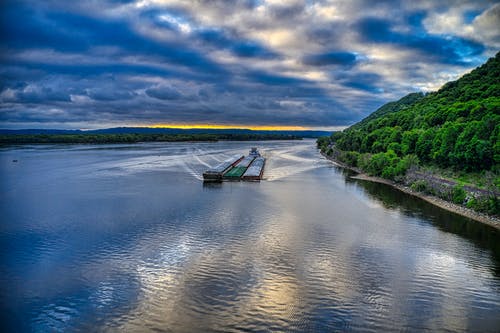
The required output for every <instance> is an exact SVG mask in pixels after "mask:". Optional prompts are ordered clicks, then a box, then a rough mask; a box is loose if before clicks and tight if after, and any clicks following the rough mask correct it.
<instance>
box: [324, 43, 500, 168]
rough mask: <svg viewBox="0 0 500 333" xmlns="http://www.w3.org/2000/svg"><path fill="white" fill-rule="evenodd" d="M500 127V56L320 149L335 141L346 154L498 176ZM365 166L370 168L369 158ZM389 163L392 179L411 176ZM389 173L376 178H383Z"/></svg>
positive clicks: (385, 109) (386, 109)
mask: <svg viewBox="0 0 500 333" xmlns="http://www.w3.org/2000/svg"><path fill="white" fill-rule="evenodd" d="M499 124H500V52H499V53H497V55H496V56H495V57H494V58H491V59H489V60H488V61H487V62H486V63H485V64H484V65H482V66H480V67H478V68H476V69H474V70H473V71H472V72H470V73H469V74H466V75H464V76H463V77H462V78H460V79H459V80H457V81H453V82H448V83H446V84H445V85H444V86H443V87H442V88H441V89H440V90H439V91H437V92H433V93H429V94H426V95H424V94H422V93H414V94H409V95H407V96H405V97H403V98H402V99H400V100H399V101H396V102H391V103H388V104H386V105H384V106H382V107H381V108H379V109H378V110H377V111H375V112H374V113H373V114H371V115H370V116H368V117H367V118H365V119H364V120H362V121H361V122H359V123H357V124H355V125H353V126H351V127H350V128H348V129H346V130H344V131H343V132H337V133H334V134H333V135H332V137H330V138H328V139H327V138H325V139H322V140H319V142H318V145H319V146H320V147H322V148H323V150H325V148H327V147H331V143H332V142H335V147H336V148H338V149H339V150H341V151H344V152H347V151H352V152H356V153H360V154H364V153H368V154H372V155H373V154H377V153H385V154H386V155H387V156H386V157H387V159H389V160H390V159H391V158H392V159H393V160H394V161H399V159H403V158H405V157H408V156H410V155H411V156H412V158H413V159H414V160H415V158H414V157H415V156H416V157H417V158H418V161H419V163H421V164H423V165H435V166H438V167H442V168H451V169H461V170H466V171H469V172H481V171H483V170H492V171H495V172H498V171H500V170H499V164H500V126H499ZM330 152H331V151H330ZM372 155H370V156H372ZM359 156H360V155H357V154H355V153H354V154H351V156H349V157H348V159H349V160H350V161H349V162H350V164H358V162H359V161H357V160H356V161H355V159H357V158H359ZM379 156H380V155H379ZM364 162H365V163H369V160H368V159H367V157H366V156H365V158H364ZM389 164H390V165H392V166H393V167H394V168H393V170H388V171H387V170H386V171H387V172H386V175H385V176H387V178H394V176H396V175H397V174H401V173H403V172H404V171H405V170H404V167H403V166H401V167H402V169H400V170H396V163H395V162H394V163H389ZM366 166H367V165H365V167H366ZM386 166H387V165H386ZM383 169H384V167H381V168H379V170H374V172H371V173H372V174H378V175H382V172H383V171H384V170H383Z"/></svg>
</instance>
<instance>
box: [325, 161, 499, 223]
mask: <svg viewBox="0 0 500 333" xmlns="http://www.w3.org/2000/svg"><path fill="white" fill-rule="evenodd" d="M321 155H323V156H324V157H325V158H326V159H327V160H329V161H331V162H333V163H334V164H335V165H337V166H339V167H341V168H344V169H349V170H352V171H354V172H356V175H355V176H351V178H353V179H359V180H366V181H371V182H374V183H381V184H386V185H389V186H392V187H393V188H395V189H398V190H400V191H402V192H404V193H407V194H410V195H412V196H415V197H417V198H420V199H422V200H424V201H427V202H428V203H431V204H433V205H434V206H437V207H440V208H442V209H446V210H447V211H450V212H452V213H455V214H458V215H461V216H465V217H467V218H470V219H472V220H474V221H477V222H480V223H483V224H487V225H489V226H491V227H493V228H496V229H498V230H500V219H498V218H496V217H493V216H489V215H486V214H481V213H479V212H476V211H474V210H472V209H469V208H466V207H463V206H460V205H457V204H454V203H452V202H449V201H446V200H443V199H441V198H438V197H435V196H432V195H427V194H423V193H420V192H416V191H414V190H412V189H411V188H409V187H407V186H404V185H402V184H398V183H395V182H393V181H391V180H388V179H384V178H380V177H372V176H369V175H367V174H365V173H363V172H362V171H361V170H360V169H358V168H353V167H350V166H348V165H346V164H344V163H341V162H339V161H336V160H335V159H334V158H332V157H330V156H327V155H325V154H323V153H321Z"/></svg>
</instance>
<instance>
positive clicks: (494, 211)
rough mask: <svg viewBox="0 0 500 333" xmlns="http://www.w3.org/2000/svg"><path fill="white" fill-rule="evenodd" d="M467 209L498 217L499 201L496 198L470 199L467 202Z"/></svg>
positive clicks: (499, 211) (499, 213)
mask: <svg viewBox="0 0 500 333" xmlns="http://www.w3.org/2000/svg"><path fill="white" fill-rule="evenodd" d="M467 208H471V209H474V210H477V211H479V212H483V213H486V214H490V215H496V216H499V215H500V200H499V199H498V198H497V197H481V198H472V199H471V200H469V201H468V202H467Z"/></svg>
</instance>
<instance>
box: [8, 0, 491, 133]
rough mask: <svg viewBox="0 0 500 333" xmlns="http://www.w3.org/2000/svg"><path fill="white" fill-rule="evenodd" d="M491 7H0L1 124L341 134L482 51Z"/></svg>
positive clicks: (247, 3) (455, 71) (471, 63)
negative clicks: (261, 128)
mask: <svg viewBox="0 0 500 333" xmlns="http://www.w3.org/2000/svg"><path fill="white" fill-rule="evenodd" d="M367 8H369V10H367ZM499 8H500V7H499V5H498V4H495V2H494V1H472V0H470V1H469V0H464V1H460V2H459V3H457V2H455V1H445V0H441V1H419V2H415V1H402V2H401V1H384V2H373V1H368V0H363V1H361V0H353V1H343V0H338V1H333V2H332V1H301V0H289V1H285V0H283V1H277V0H273V1H252V0H242V1H234V2H231V5H228V4H227V2H226V1H182V0H178V1H171V2H169V4H168V5H165V4H163V2H162V1H155V0H152V1H147V2H140V3H138V2H136V1H85V2H75V3H68V2H67V1H57V0H51V1H48V2H44V3H40V2H38V1H5V2H2V8H1V9H2V10H1V13H0V32H1V34H2V37H3V38H2V40H1V42H0V51H1V54H2V55H1V57H0V63H1V65H2V66H1V67H0V77H1V80H0V102H1V106H0V119H1V121H2V124H5V126H10V127H24V126H25V125H26V124H30V125H31V126H32V125H33V124H37V123H39V124H40V126H57V127H63V128H66V127H75V126H82V124H85V125H86V127H103V126H107V124H109V125H136V124H153V123H160V122H161V123H179V122H185V123H207V122H214V123H223V124H231V123H233V124H248V125H255V124H261V125H267V124H271V125H303V126H312V127H314V126H322V127H324V126H332V127H334V126H345V125H349V124H352V123H354V122H355V121H357V120H359V119H361V118H363V117H364V116H366V115H367V114H369V113H370V112H372V111H373V110H374V109H376V108H377V107H378V106H380V105H381V104H383V103H384V102H386V101H389V100H391V99H394V98H398V97H401V96H403V95H405V94H406V93H408V92H412V91H416V90H429V89H436V88H437V87H439V85H441V84H443V83H444V82H446V81H448V80H451V79H456V78H457V77H458V76H459V75H460V74H462V73H464V72H466V71H468V70H470V69H471V68H473V67H475V66H477V65H479V64H480V63H481V62H483V61H485V60H486V58H487V57H488V56H492V55H493V54H494V53H495V52H496V51H497V49H498V47H500V45H499V43H500V39H499V38H500V37H499V32H498V28H497V27H498V22H499ZM19 17H23V18H24V19H23V21H22V22H20V20H19ZM58 124H59V125H58Z"/></svg>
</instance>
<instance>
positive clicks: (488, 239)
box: [342, 170, 500, 276]
mask: <svg viewBox="0 0 500 333" xmlns="http://www.w3.org/2000/svg"><path fill="white" fill-rule="evenodd" d="M342 173H343V174H344V175H345V176H346V182H347V183H351V184H354V183H355V184H357V185H359V186H360V187H361V188H363V189H364V190H365V191H366V193H367V194H368V195H369V196H370V197H371V198H373V199H375V200H379V201H380V202H381V203H382V204H383V205H384V207H386V208H388V209H399V210H400V211H401V212H402V213H404V214H405V215H407V216H410V217H416V218H425V219H427V220H428V221H429V222H430V223H432V224H433V225H435V226H436V227H438V228H439V229H441V230H443V231H446V232H451V233H454V234H457V235H460V236H461V237H464V238H466V239H468V240H470V241H472V242H474V244H476V245H478V246H480V247H481V248H483V249H489V250H490V251H491V252H492V254H493V256H494V257H495V261H496V266H495V275H496V276H500V242H499V241H498V240H499V237H500V233H499V232H498V230H496V229H495V228H493V227H490V226H487V225H484V224H481V223H479V222H476V221H473V220H471V219H469V218H466V217H463V216H461V215H458V214H454V213H450V212H449V211H447V210H444V209H442V208H439V207H436V206H434V205H432V204H431V203H429V202H427V201H425V200H422V199H420V198H417V197H414V196H412V195H409V194H406V193H404V192H401V191H399V190H397V189H394V188H392V187H390V186H389V185H386V184H380V183H374V182H370V181H365V180H358V179H352V178H349V176H351V175H353V173H352V172H351V171H349V170H346V171H343V172H342Z"/></svg>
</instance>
